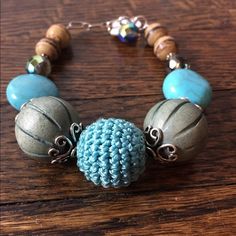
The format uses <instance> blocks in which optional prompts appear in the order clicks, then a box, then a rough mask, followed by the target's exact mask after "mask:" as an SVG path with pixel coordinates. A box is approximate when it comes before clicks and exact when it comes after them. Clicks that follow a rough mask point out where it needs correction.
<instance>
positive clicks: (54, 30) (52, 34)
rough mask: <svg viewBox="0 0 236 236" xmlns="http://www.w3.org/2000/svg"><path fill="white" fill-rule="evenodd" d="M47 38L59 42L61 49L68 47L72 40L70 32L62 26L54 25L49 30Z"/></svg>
mask: <svg viewBox="0 0 236 236" xmlns="http://www.w3.org/2000/svg"><path fill="white" fill-rule="evenodd" d="M46 37H47V38H50V39H53V40H55V41H57V42H59V44H60V46H61V48H66V47H68V46H69V44H70V40H71V35H70V32H69V30H68V29H67V28H66V27H65V26H64V25H62V24H55V25H52V26H51V27H50V28H49V29H48V30H47V32H46Z"/></svg>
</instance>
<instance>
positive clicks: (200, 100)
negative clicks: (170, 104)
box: [162, 69, 212, 109]
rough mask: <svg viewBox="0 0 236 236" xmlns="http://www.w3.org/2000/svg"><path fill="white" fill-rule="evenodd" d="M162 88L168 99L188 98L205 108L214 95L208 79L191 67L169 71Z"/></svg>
mask: <svg viewBox="0 0 236 236" xmlns="http://www.w3.org/2000/svg"><path fill="white" fill-rule="evenodd" d="M162 90H163V93H164V96H165V98H167V99H180V98H187V99H188V100H189V101H190V102H192V103H194V104H197V105H199V106H200V107H202V108H203V109H204V108H206V107H207V106H208V105H209V103H210V101H211V97H212V89H211V86H210V84H209V83H208V81H207V80H206V79H204V78H203V77H202V76H201V75H200V74H198V73H196V72H195V71H193V70H190V69H176V70H174V71H172V72H171V73H169V74H168V75H167V76H166V78H165V80H164V83H163V87H162Z"/></svg>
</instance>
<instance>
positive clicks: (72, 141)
mask: <svg viewBox="0 0 236 236" xmlns="http://www.w3.org/2000/svg"><path fill="white" fill-rule="evenodd" d="M82 130H83V125H82V123H80V124H77V123H73V124H72V125H71V126H70V130H69V134H70V137H69V138H68V137H66V136H65V135H60V136H58V137H56V138H55V140H54V143H53V146H52V147H51V148H50V149H49V151H48V155H49V156H50V157H52V161H51V164H54V163H63V162H66V161H67V160H68V159H69V158H70V157H75V156H76V143H77V141H78V140H79V136H80V134H81V132H82Z"/></svg>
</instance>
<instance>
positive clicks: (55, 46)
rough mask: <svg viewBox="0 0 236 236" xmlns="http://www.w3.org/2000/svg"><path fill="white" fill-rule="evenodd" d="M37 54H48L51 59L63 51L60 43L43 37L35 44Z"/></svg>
mask: <svg viewBox="0 0 236 236" xmlns="http://www.w3.org/2000/svg"><path fill="white" fill-rule="evenodd" d="M35 52H36V54H37V55H46V56H47V57H48V58H49V59H50V60H56V59H57V58H58V57H59V55H60V52H61V48H60V46H59V43H58V42H57V41H55V40H53V39H50V38H43V39H41V40H40V41H39V42H38V43H37V44H36V46H35Z"/></svg>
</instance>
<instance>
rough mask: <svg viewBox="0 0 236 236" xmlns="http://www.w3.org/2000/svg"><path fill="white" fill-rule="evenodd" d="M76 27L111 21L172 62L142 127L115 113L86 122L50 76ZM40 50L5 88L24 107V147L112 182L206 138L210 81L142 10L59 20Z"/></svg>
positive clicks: (19, 125) (19, 134) (20, 133)
mask: <svg viewBox="0 0 236 236" xmlns="http://www.w3.org/2000/svg"><path fill="white" fill-rule="evenodd" d="M74 28H76V29H80V30H81V31H90V30H97V29H107V30H108V32H109V33H110V35H112V36H116V37H118V38H119V39H120V40H121V41H122V42H127V43H133V42H135V41H136V40H137V39H138V38H139V37H140V36H141V35H143V36H144V37H145V39H146V40H147V44H148V45H149V46H151V47H153V48H154V54H155V55H156V56H157V58H158V59H159V60H161V61H166V62H167V65H168V69H169V72H170V73H169V74H168V75H167V76H166V78H165V79H164V83H163V93H164V96H165V98H166V100H164V101H161V102H159V103H157V104H156V105H154V106H153V107H152V108H151V109H150V110H149V111H148V113H147V115H146V117H145V119H144V125H143V129H144V131H141V130H140V129H139V128H137V127H136V126H135V125H134V124H133V123H130V122H128V121H125V120H122V119H115V118H109V119H99V120H97V121H96V122H94V123H93V124H91V125H89V126H87V127H86V128H85V129H83V126H82V124H81V123H80V122H79V118H78V114H77V112H76V111H75V110H74V108H73V107H72V106H71V105H70V104H69V103H68V102H66V101H64V100H62V99H61V98H58V96H59V93H58V89H57V87H56V85H55V84H54V83H53V82H52V81H51V80H49V79H48V78H47V77H46V76H48V75H49V74H50V73H51V62H52V61H54V60H56V59H57V58H58V56H59V54H60V52H61V50H62V49H64V48H66V47H67V46H68V45H69V44H70V39H71V33H70V31H71V30H73V29H74ZM35 50H36V55H35V56H33V57H32V58H31V59H29V61H28V62H27V65H26V71H27V72H28V74H24V75H19V76H17V77H15V78H14V79H12V80H11V81H10V83H9V84H8V87H7V91H6V94H7V99H8V101H9V103H10V104H11V105H12V106H13V107H14V108H16V109H17V110H20V112H19V114H18V115H17V116H16V118H15V135H16V140H17V142H18V144H19V146H20V148H21V149H22V151H23V152H24V153H26V154H28V155H30V156H32V157H35V158H36V159H38V160H50V161H51V163H63V162H65V161H67V160H68V159H70V158H71V157H77V166H78V168H79V169H80V171H82V172H83V173H84V175H85V177H86V178H87V180H90V181H92V182H93V183H94V184H96V185H102V186H103V187H105V188H107V187H122V186H128V185H129V184H130V183H131V182H133V181H136V180H137V179H138V177H139V176H140V174H141V173H142V172H143V171H144V169H145V162H146V158H147V156H149V155H150V156H152V157H154V158H155V159H157V160H159V161H160V162H161V163H167V164H168V163H181V162H183V161H186V160H189V159H192V158H193V157H195V156H196V155H197V154H198V153H199V152H200V151H201V150H202V149H203V147H204V146H205V143H206V139H207V121H206V119H205V116H204V114H203V110H204V109H205V108H206V107H207V106H208V104H209V102H210V100H211V95H212V90H211V87H210V85H209V83H208V82H207V81H206V80H205V79H204V78H203V77H202V76H201V75H199V74H198V73H196V72H194V71H193V70H190V68H189V65H188V64H187V63H186V62H185V60H184V59H183V58H181V57H180V56H178V54H177V52H178V50H177V45H176V42H175V40H174V38H173V37H171V36H169V35H168V32H167V30H166V28H165V27H163V26H162V25H160V24H159V23H152V24H148V23H147V20H146V19H145V17H143V16H136V17H126V16H121V17H119V18H118V19H115V20H111V21H107V22H104V23H99V24H89V23H87V22H70V23H69V24H68V25H67V27H65V26H63V25H62V24H55V25H52V26H51V27H50V28H49V29H48V30H47V33H46V37H45V38H43V39H41V40H40V41H39V42H38V43H37V44H36V48H35Z"/></svg>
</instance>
